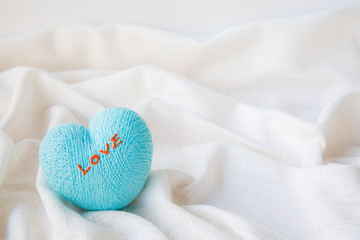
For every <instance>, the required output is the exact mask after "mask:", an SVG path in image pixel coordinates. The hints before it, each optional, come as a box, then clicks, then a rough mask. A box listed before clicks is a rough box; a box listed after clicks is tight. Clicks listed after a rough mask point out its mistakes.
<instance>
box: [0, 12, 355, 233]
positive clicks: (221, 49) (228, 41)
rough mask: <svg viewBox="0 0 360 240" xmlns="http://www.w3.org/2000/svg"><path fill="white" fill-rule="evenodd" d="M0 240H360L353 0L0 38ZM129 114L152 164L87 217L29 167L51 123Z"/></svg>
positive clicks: (33, 166) (67, 28)
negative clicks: (204, 24) (189, 25)
mask: <svg viewBox="0 0 360 240" xmlns="http://www.w3.org/2000/svg"><path fill="white" fill-rule="evenodd" d="M0 70H1V71H2V72H1V74H0V117H1V122H0V127H1V129H2V130H0V182H1V185H0V202H1V207H0V238H1V239H2V238H7V239H298V240H304V239H360V171H359V167H358V166H359V164H360V9H359V8H358V9H343V10H337V11H332V12H327V13H322V14H316V15H311V16H305V17H296V18H290V19H280V20H268V21H262V22H255V23H249V24H244V25H240V26H238V27H235V28H231V29H228V30H227V31H224V32H221V33H219V34H218V35H216V36H213V37H211V38H208V39H204V38H203V39H199V38H191V37H187V36H183V35H179V34H174V33H170V32H165V31H160V30H156V29H149V28H144V27H140V26H130V25H107V26H102V27H99V28H93V27H89V26H85V25H70V26H63V27H56V28H52V29H49V30H47V31H42V32H37V33H32V34H28V35H23V36H17V37H10V38H2V39H0ZM111 106H123V107H128V108H131V109H134V110H135V111H137V112H138V113H139V114H140V115H141V116H142V117H143V118H144V119H145V121H146V123H147V124H148V126H149V128H150V131H151V133H152V136H153V141H154V156H153V164H152V171H151V174H150V176H149V178H148V182H147V184H146V186H145V188H144V189H143V191H142V193H141V194H140V196H139V197H138V198H137V199H136V200H135V201H134V202H133V203H132V204H130V205H129V206H128V207H126V208H125V209H124V210H123V211H97V212H96V211H94V212H91V211H85V210H82V209H80V208H78V207H76V206H74V205H72V204H71V203H70V202H68V201H66V200H65V199H64V198H62V197H61V196H59V195H58V194H57V193H56V192H54V190H53V189H52V188H51V187H50V186H49V185H48V183H47V182H46V180H45V178H44V175H43V173H42V171H41V169H40V168H39V163H38V148H39V145H40V142H41V139H42V138H43V136H44V135H45V134H46V132H47V131H48V130H50V129H51V128H53V127H55V126H57V125H59V124H61V123H66V122H78V123H81V124H84V125H85V126H87V124H88V123H89V120H90V119H91V118H92V117H93V116H94V115H95V114H96V113H98V112H99V111H101V110H103V109H105V108H108V107H111Z"/></svg>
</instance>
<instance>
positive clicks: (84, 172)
mask: <svg viewBox="0 0 360 240" xmlns="http://www.w3.org/2000/svg"><path fill="white" fill-rule="evenodd" d="M78 167H79V168H80V170H81V171H82V173H83V175H84V176H85V174H86V173H87V172H88V171H89V170H90V168H91V166H89V167H88V168H87V169H86V171H84V169H82V167H81V166H80V164H78Z"/></svg>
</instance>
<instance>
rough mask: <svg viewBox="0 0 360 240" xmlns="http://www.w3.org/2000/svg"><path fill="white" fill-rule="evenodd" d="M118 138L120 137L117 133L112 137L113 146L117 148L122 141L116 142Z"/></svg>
mask: <svg viewBox="0 0 360 240" xmlns="http://www.w3.org/2000/svg"><path fill="white" fill-rule="evenodd" d="M117 140H120V137H118V135H117V133H115V135H114V136H113V137H112V138H111V142H112V143H113V148H116V147H117V146H118V145H119V144H120V143H122V141H120V142H118V143H116V141H117Z"/></svg>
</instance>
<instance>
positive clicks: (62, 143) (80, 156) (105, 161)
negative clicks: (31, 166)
mask: <svg viewBox="0 0 360 240" xmlns="http://www.w3.org/2000/svg"><path fill="white" fill-rule="evenodd" d="M152 150H153V144H152V140H151V135H150V131H149V129H148V127H147V126H146V124H145V122H144V120H143V119H142V118H141V117H140V116H139V115H138V114H137V113H136V112H134V111H132V110H130V109H127V108H109V109H106V110H104V111H102V112H100V113H99V114H97V115H96V116H95V117H94V118H93V119H92V120H91V121H90V124H89V128H88V129H86V128H85V127H83V126H82V125H80V124H77V123H67V124H63V125H60V126H58V127H56V128H54V129H52V130H50V131H49V132H48V133H47V135H46V136H45V137H44V139H43V140H42V142H41V145H40V149H39V160H40V166H41V168H42V170H43V172H44V174H45V177H46V179H47V180H48V182H49V183H50V185H51V186H52V187H53V188H54V189H55V190H56V191H57V192H58V193H60V194H61V195H62V196H63V197H65V198H66V199H68V200H70V201H71V202H73V203H75V204H76V205H78V206H80V207H82V208H84V209H88V210H114V209H120V208H122V207H124V206H126V205H128V204H129V203H130V202H131V201H132V200H133V199H134V198H135V197H136V196H137V195H138V194H139V193H140V191H141V189H142V188H143V186H144V184H145V182H146V179H147V175H148V173H149V171H150V167H151V160H152Z"/></svg>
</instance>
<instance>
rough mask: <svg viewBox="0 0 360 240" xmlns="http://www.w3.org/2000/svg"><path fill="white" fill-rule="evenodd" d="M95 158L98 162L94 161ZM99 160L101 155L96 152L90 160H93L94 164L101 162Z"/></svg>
mask: <svg viewBox="0 0 360 240" xmlns="http://www.w3.org/2000/svg"><path fill="white" fill-rule="evenodd" d="M94 158H97V161H96V162H94V161H93V160H94ZM99 160H100V157H99V155H97V154H94V156H92V157H91V158H90V162H91V164H92V165H95V164H97V163H98V162H99Z"/></svg>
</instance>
